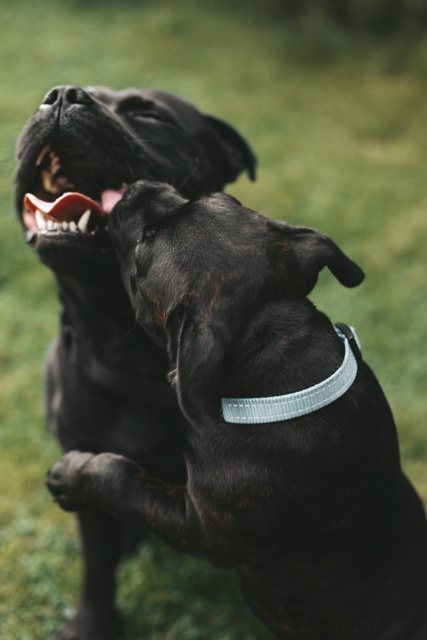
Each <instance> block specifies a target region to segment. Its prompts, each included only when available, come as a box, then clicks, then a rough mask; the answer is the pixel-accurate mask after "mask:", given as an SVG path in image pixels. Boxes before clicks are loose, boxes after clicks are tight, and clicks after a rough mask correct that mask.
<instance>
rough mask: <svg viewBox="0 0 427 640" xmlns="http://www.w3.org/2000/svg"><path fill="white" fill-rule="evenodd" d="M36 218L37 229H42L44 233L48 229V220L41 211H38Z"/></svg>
mask: <svg viewBox="0 0 427 640" xmlns="http://www.w3.org/2000/svg"><path fill="white" fill-rule="evenodd" d="M35 218H36V224H37V227H38V228H39V229H40V231H44V230H45V229H46V220H45V218H44V215H43V214H42V212H41V211H39V210H38V209H36V215H35Z"/></svg>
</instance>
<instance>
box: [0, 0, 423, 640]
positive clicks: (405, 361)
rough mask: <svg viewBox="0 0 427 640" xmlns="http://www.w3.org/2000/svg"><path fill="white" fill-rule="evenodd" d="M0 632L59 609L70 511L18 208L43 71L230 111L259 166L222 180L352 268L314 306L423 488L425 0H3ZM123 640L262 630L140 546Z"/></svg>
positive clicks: (46, 281)
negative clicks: (353, 353) (325, 242)
mask: <svg viewBox="0 0 427 640" xmlns="http://www.w3.org/2000/svg"><path fill="white" fill-rule="evenodd" d="M0 17H1V25H2V28H1V38H0V224H1V231H0V373H1V382H0V637H1V638H2V640H45V639H47V638H48V637H49V635H50V634H51V633H52V632H53V631H54V630H55V629H56V628H57V627H58V626H59V625H60V623H61V622H62V621H63V619H64V617H65V616H68V615H70V614H71V613H72V609H73V606H74V604H75V598H76V594H77V590H78V584H79V576H80V562H79V555H78V544H77V538H76V533H75V529H74V522H73V518H72V517H70V516H69V515H66V514H65V513H63V512H61V511H60V510H59V509H58V508H57V507H56V506H54V505H53V503H52V501H51V498H50V496H49V495H48V494H47V492H46V490H45V488H44V479H45V473H46V470H47V469H48V467H49V466H50V465H51V464H52V463H53V462H54V461H55V460H56V459H57V457H58V455H59V450H58V448H57V445H56V443H55V442H54V441H53V439H52V438H51V437H50V435H48V433H47V431H46V427H45V420H44V415H43V406H42V399H41V386H42V382H41V376H42V366H43V358H44V353H45V351H46V348H47V346H48V344H49V341H50V340H51V338H52V337H53V336H54V334H55V332H56V329H57V311H58V303H57V300H56V293H55V289H54V286H53V282H52V279H51V276H50V274H49V272H48V271H47V269H45V268H44V267H43V266H42V265H41V264H39V263H38V262H37V260H36V258H35V257H34V255H33V254H32V252H31V250H30V249H29V248H28V247H27V246H26V245H25V242H24V239H23V237H22V234H21V231H20V228H19V226H18V224H17V222H16V220H15V218H14V211H13V198H12V189H13V180H14V146H15V141H16V137H17V135H18V134H19V131H20V129H21V127H22V126H23V124H24V122H25V120H26V119H27V118H28V117H29V115H30V114H31V112H32V111H33V110H35V109H36V108H37V106H38V104H39V103H40V101H41V99H42V97H43V95H44V94H45V93H46V91H47V90H48V89H49V88H50V87H51V86H53V85H56V84H77V85H94V84H98V85H107V86H110V87H112V88H116V89H120V88H124V87H127V86H137V87H144V86H148V87H155V88H160V89H164V90H167V91H170V92H172V93H176V94H178V95H179V96H181V97H184V98H186V99H187V100H190V101H192V102H194V103H195V104H196V105H197V106H198V107H199V108H200V109H201V110H202V111H204V112H206V113H210V114H212V115H216V116H217V117H220V118H223V119H225V120H227V121H229V122H230V123H232V124H234V125H235V126H236V127H237V128H238V129H239V131H240V132H241V133H242V134H243V135H244V136H245V137H246V138H247V139H248V140H249V141H250V143H251V145H252V147H253V149H254V151H255V153H256V155H257V156H258V161H259V170H258V180H257V182H256V183H254V184H252V183H250V182H249V181H248V180H247V179H246V178H245V177H243V178H241V179H240V180H239V181H238V182H237V183H236V184H235V185H231V186H230V187H229V188H228V191H229V193H231V194H233V195H235V196H236V197H238V198H239V199H240V200H242V201H243V203H244V204H245V205H247V206H249V207H251V208H253V209H256V210H259V211H261V212H262V213H264V214H265V215H266V216H270V217H274V218H278V219H282V220H286V221H288V222H290V223H294V224H304V225H308V226H313V227H316V228H318V229H320V230H322V231H323V232H325V233H327V234H328V235H330V236H331V237H333V238H334V240H335V241H336V242H337V243H338V244H339V245H340V246H341V247H342V248H343V250H344V251H345V252H346V253H348V254H349V255H350V257H352V258H353V259H354V260H355V261H356V262H358V263H359V264H360V265H361V266H362V267H363V268H364V270H365V271H366V276H367V277H366V281H365V283H364V284H363V285H362V286H361V287H359V288H358V289H356V290H354V291H349V290H345V289H344V288H342V287H341V286H340V285H339V284H338V283H337V281H335V280H334V278H333V277H332V276H331V275H330V274H329V273H325V274H322V277H321V279H320V282H319V285H318V286H317V288H316V290H315V291H314V292H313V295H312V298H313V300H314V301H315V303H316V304H317V305H318V306H319V307H320V308H321V309H322V310H324V311H325V312H326V313H327V314H328V315H329V316H330V317H331V318H332V319H333V320H341V321H344V322H347V323H349V324H353V325H355V327H356V328H357V330H358V333H359V335H360V338H361V340H362V344H363V351H364V355H365V357H366V359H367V360H368V362H369V363H370V364H371V365H372V367H373V368H374V371H375V372H376V374H377V376H378V378H379V379H380V381H381V383H382V385H383V387H384V389H385V392H386V394H387V396H388V398H389V401H390V404H391V406H392V409H393V411H394V414H395V417H396V421H397V424H398V429H399V438H400V443H401V452H402V464H403V466H404V469H405V471H406V473H407V474H408V475H409V477H410V478H411V480H412V481H413V482H414V484H415V485H416V487H417V489H418V491H419V493H420V495H421V496H422V498H423V500H424V502H425V503H427V432H426V414H427V411H426V393H427V357H426V344H427V321H426V318H427V296H426V285H427V268H426V246H427V215H426V209H427V180H426V167H427V132H426V128H427V40H426V38H425V34H426V31H425V29H426V26H427V2H426V0H287V1H285V0H234V1H231V0H204V1H203V2H202V1H200V2H197V1H195V0H193V1H192V0H164V1H162V2H160V1H159V0H158V1H155V0H152V1H150V0H145V1H144V0H141V1H139V2H138V1H137V0H134V1H131V0H127V1H126V0H120V2H119V1H116V2H115V1H114V0H103V1H102V2H101V0H99V1H96V0H80V1H79V0H62V1H61V2H58V0H56V1H55V0H37V3H36V2H34V1H33V0H28V1H26V0H14V1H13V2H12V1H10V2H9V1H7V0H0ZM119 602H120V608H121V610H122V612H123V613H124V615H125V616H126V619H127V623H128V628H129V638H130V640H139V639H140V638H142V637H144V638H150V639H152V640H258V639H263V638H268V637H269V636H268V635H267V633H266V632H264V631H263V630H262V629H261V627H260V625H259V624H258V623H257V622H256V621H255V620H254V618H253V617H252V615H251V614H250V613H249V612H248V611H247V609H246V607H245V606H244V605H243V604H242V602H241V598H240V596H239V594H238V590H237V585H236V581H235V578H234V576H233V575H231V574H228V573H225V572H222V571H216V570H214V569H212V568H211V567H209V566H208V565H206V564H205V563H203V562H199V561H197V560H194V559H191V558H188V557H183V556H181V555H179V554H175V553H174V552H173V551H171V550H170V549H168V548H167V547H165V546H163V545H162V544H160V543H159V542H156V541H154V540H153V541H152V542H150V544H148V545H146V546H145V547H144V548H143V549H141V551H140V552H139V554H138V556H137V557H136V558H134V559H132V560H131V561H129V562H126V563H125V564H124V565H123V566H122V568H121V570H120V588H119Z"/></svg>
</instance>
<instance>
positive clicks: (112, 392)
mask: <svg viewBox="0 0 427 640" xmlns="http://www.w3.org/2000/svg"><path fill="white" fill-rule="evenodd" d="M243 171H247V172H248V173H249V176H250V177H251V178H252V179H253V178H254V174H255V157H254V155H253V153H252V151H251V149H250V147H249V145H248V144H247V142H246V141H245V140H244V139H243V137H242V136H241V135H240V134H239V133H238V132H237V131H236V130H235V129H234V128H233V127H232V126H230V125H229V124H227V123H226V122H224V121H222V120H219V119H217V118H215V117H212V116H208V115H204V114H202V113H200V112H199V111H198V110H197V109H196V108H195V107H193V106H192V105H191V104H189V103H188V102H186V101H184V100H181V99H180V98H177V97H175V96H173V95H171V94H168V93H165V92H162V91H157V90H152V89H143V90H137V89H126V90H122V91H112V90H110V89H107V88H102V87H88V88H84V89H83V88H80V87H74V86H59V87H55V88H53V89H52V90H50V91H49V92H48V93H47V95H46V96H45V98H44V100H43V102H42V103H41V105H40V107H39V108H38V109H37V111H36V112H35V113H34V115H33V116H32V117H31V118H30V119H29V121H28V122H27V124H26V125H25V127H24V129H23V131H22V133H21V136H20V138H19V140H18V144H17V172H16V208H17V212H18V216H19V219H20V221H21V224H22V227H23V230H24V232H25V235H26V238H27V241H28V243H29V244H30V246H31V247H32V248H33V249H34V251H35V253H36V255H37V256H38V258H39V259H40V260H41V261H42V262H43V263H44V264H45V265H47V266H48V267H49V268H50V269H51V270H52V271H53V274H54V277H55V280H56V283H57V285H58V291H59V297H60V301H61V323H60V332H59V337H58V338H57V339H56V340H55V342H54V343H53V344H52V346H51V348H50V350H49V353H48V357H47V363H46V382H45V388H46V407H47V415H48V423H49V426H50V428H51V430H52V431H53V432H54V433H55V434H56V436H57V437H58V439H59V441H60V443H61V445H62V447H63V448H64V450H65V451H68V450H70V449H76V448H78V449H81V450H84V451H89V452H93V453H100V452H103V451H110V452H115V453H118V454H122V455H125V456H127V457H129V458H131V459H133V460H135V461H136V462H138V463H139V464H141V465H143V466H144V467H145V468H147V469H149V470H150V471H151V472H152V473H154V474H155V475H156V476H158V477H160V478H162V479H163V480H165V481H172V482H180V481H185V465H184V462H183V458H182V448H183V441H184V437H183V433H184V431H185V418H184V417H183V416H182V414H181V412H180V411H179V407H178V403H177V402H176V399H175V396H174V394H173V392H172V391H171V389H170V387H169V385H168V383H167V379H166V374H167V371H168V363H167V358H166V355H165V353H164V352H163V351H162V350H160V349H158V348H157V347H156V346H155V345H154V344H153V342H152V341H151V340H150V339H149V338H148V337H147V335H146V334H145V332H144V331H143V330H142V328H141V327H140V326H139V325H137V323H136V320H135V316H134V313H133V310H132V307H131V303H130V301H129V297H128V295H127V293H126V291H125V288H124V286H123V283H122V280H121V277H120V270H119V266H118V263H117V260H116V256H115V253H114V251H113V247H112V244H111V239H110V234H109V214H110V212H111V210H112V208H113V206H114V205H115V204H116V202H117V201H118V200H120V198H121V197H122V194H123V191H124V189H125V187H126V185H127V184H129V183H132V182H134V181H135V180H137V179H139V178H147V179H150V180H159V181H162V182H165V183H168V184H172V185H174V186H175V187H177V188H178V189H179V191H180V192H181V193H182V194H183V195H185V196H187V197H195V196H199V195H201V194H203V193H207V192H209V191H211V190H212V189H222V188H223V187H224V185H225V184H227V183H229V182H232V181H233V180H235V179H236V178H237V176H238V175H239V174H240V173H241V172H243ZM79 525H80V531H81V537H82V548H83V553H84V578H83V585H82V593H81V598H80V604H79V607H78V610H77V613H76V615H75V616H74V617H73V618H72V619H71V620H70V621H68V622H67V623H66V624H65V626H63V627H62V628H61V629H60V630H59V631H58V632H57V634H56V635H55V638H56V639H57V640H59V639H60V640H110V639H111V638H115V637H117V636H118V635H119V634H120V633H121V631H120V629H121V623H120V620H119V616H118V614H117V611H116V608H115V605H114V599H115V567H116V564H117V562H118V560H119V559H120V557H121V556H123V554H125V553H127V552H129V551H130V550H131V549H132V548H133V547H134V545H135V544H136V542H137V541H138V540H139V539H140V538H141V536H142V535H143V531H142V530H141V527H139V526H135V523H134V522H132V521H129V522H127V521H119V520H117V519H116V518H114V517H111V516H109V515H108V514H106V513H105V512H103V511H100V510H96V509H93V510H87V511H85V512H82V513H80V514H79Z"/></svg>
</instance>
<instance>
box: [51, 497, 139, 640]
mask: <svg viewBox="0 0 427 640" xmlns="http://www.w3.org/2000/svg"><path fill="white" fill-rule="evenodd" d="M78 521H79V527H80V535H81V542H82V547H83V558H84V566H83V572H84V573H83V584H82V593H81V600H80V604H79V607H78V610H77V613H76V614H75V616H74V617H73V618H71V619H70V620H69V621H68V622H67V623H66V624H65V625H64V626H63V627H62V628H61V629H59V630H58V631H57V632H56V634H55V635H54V636H53V638H52V640H117V639H118V638H121V637H122V633H123V632H122V623H121V620H120V617H119V615H118V612H117V610H116V608H115V604H114V598H115V591H116V582H115V569H116V565H117V563H118V561H119V559H120V557H121V555H122V553H123V541H124V539H125V538H126V534H127V531H126V525H127V523H126V522H124V521H122V520H119V519H117V518H114V517H113V516H111V515H110V514H108V513H106V512H105V511H100V510H97V509H85V510H83V511H81V512H80V513H79V514H78Z"/></svg>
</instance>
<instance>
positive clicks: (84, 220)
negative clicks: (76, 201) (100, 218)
mask: <svg viewBox="0 0 427 640" xmlns="http://www.w3.org/2000/svg"><path fill="white" fill-rule="evenodd" d="M90 215H91V210H90V209H88V210H87V211H85V212H84V213H83V214H82V215H81V217H80V220H79V221H78V223H77V226H78V228H79V229H80V231H81V232H82V233H86V231H87V225H88V223H89V218H90Z"/></svg>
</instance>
